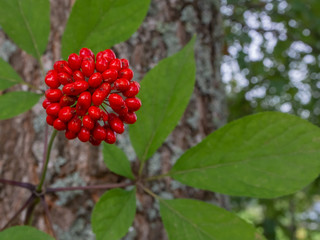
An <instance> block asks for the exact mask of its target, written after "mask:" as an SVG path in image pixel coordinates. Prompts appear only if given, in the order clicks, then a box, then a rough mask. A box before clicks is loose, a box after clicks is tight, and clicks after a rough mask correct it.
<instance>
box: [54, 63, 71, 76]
mask: <svg viewBox="0 0 320 240" xmlns="http://www.w3.org/2000/svg"><path fill="white" fill-rule="evenodd" d="M53 68H54V70H56V71H57V72H58V73H60V72H65V73H68V74H69V75H72V69H71V68H70V66H69V64H68V62H67V61H64V60H61V61H56V62H55V63H54V65H53Z"/></svg>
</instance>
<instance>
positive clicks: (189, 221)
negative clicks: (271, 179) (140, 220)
mask: <svg viewBox="0 0 320 240" xmlns="http://www.w3.org/2000/svg"><path fill="white" fill-rule="evenodd" d="M160 214H161V217H162V220H163V224H164V226H165V228H166V231H167V233H168V236H169V239H171V240H195V239H199V240H200V239H201V240H216V239H219V240H230V239H241V240H253V239H254V233H255V229H254V227H253V226H252V225H250V224H248V223H246V222H245V221H244V220H242V219H241V218H239V217H238V216H236V215H235V214H233V213H231V212H228V211H227V210H224V209H222V208H219V207H217V206H214V205H212V204H209V203H205V202H201V201H196V200H191V199H174V200H161V199H160ZM239 236H241V237H239Z"/></svg>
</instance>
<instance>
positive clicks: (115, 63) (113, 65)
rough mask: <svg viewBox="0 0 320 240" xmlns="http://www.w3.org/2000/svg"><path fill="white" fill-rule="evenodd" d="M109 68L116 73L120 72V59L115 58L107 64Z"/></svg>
mask: <svg viewBox="0 0 320 240" xmlns="http://www.w3.org/2000/svg"><path fill="white" fill-rule="evenodd" d="M109 68H110V69H115V70H117V71H120V70H121V68H122V63H121V61H120V59H118V58H116V59H113V60H112V61H111V62H110V63H109Z"/></svg>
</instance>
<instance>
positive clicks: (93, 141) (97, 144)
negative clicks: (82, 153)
mask: <svg viewBox="0 0 320 240" xmlns="http://www.w3.org/2000/svg"><path fill="white" fill-rule="evenodd" d="M89 142H90V143H91V144H92V145H93V146H99V145H100V144H101V142H102V141H101V140H97V139H95V138H94V137H92V136H91V137H90V139H89Z"/></svg>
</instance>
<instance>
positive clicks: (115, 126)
mask: <svg viewBox="0 0 320 240" xmlns="http://www.w3.org/2000/svg"><path fill="white" fill-rule="evenodd" d="M108 122H109V125H110V128H111V129H112V130H113V131H115V132H116V133H119V134H121V133H123V132H124V124H123V122H122V121H121V119H120V118H118V117H117V115H115V114H113V113H110V114H109V120H108Z"/></svg>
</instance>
